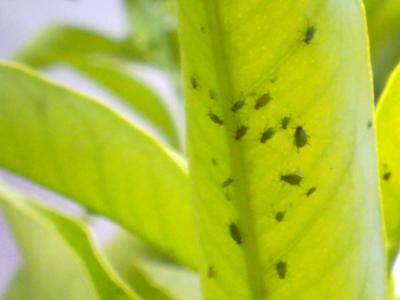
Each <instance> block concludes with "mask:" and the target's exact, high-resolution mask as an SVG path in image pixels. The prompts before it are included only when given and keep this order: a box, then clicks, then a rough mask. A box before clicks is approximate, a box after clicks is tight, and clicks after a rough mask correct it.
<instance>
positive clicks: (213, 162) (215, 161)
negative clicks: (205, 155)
mask: <svg viewBox="0 0 400 300" xmlns="http://www.w3.org/2000/svg"><path fill="white" fill-rule="evenodd" d="M211 164H212V165H213V166H214V167H215V166H216V165H218V162H217V160H216V159H215V158H214V157H212V158H211Z"/></svg>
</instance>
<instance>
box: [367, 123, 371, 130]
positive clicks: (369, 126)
mask: <svg viewBox="0 0 400 300" xmlns="http://www.w3.org/2000/svg"><path fill="white" fill-rule="evenodd" d="M367 128H368V129H369V128H372V121H368V123H367Z"/></svg>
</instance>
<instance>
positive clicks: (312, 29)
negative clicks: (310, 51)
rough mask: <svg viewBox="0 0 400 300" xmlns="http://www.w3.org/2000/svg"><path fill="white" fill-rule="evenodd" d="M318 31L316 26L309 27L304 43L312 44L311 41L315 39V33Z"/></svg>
mask: <svg viewBox="0 0 400 300" xmlns="http://www.w3.org/2000/svg"><path fill="white" fill-rule="evenodd" d="M316 31H317V30H316V29H315V27H314V26H310V27H308V28H307V31H306V34H305V36H304V43H306V44H310V43H311V41H312V40H313V39H314V36H315V32H316Z"/></svg>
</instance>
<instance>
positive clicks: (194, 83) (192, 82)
mask: <svg viewBox="0 0 400 300" xmlns="http://www.w3.org/2000/svg"><path fill="white" fill-rule="evenodd" d="M190 85H191V86H192V89H194V90H197V89H198V88H199V83H198V82H197V79H196V78H195V77H194V76H192V77H190Z"/></svg>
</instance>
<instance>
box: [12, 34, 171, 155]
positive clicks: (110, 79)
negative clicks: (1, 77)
mask: <svg viewBox="0 0 400 300" xmlns="http://www.w3.org/2000/svg"><path fill="white" fill-rule="evenodd" d="M126 48H127V46H126V45H125V43H122V42H118V41H116V40H112V39H109V38H106V37H104V36H101V35H99V34H95V33H93V32H90V31H85V30H83V29H78V28H74V27H66V26H62V27H54V28H51V29H49V30H47V31H44V32H42V33H41V34H39V35H38V36H37V37H36V38H34V39H33V40H32V41H30V43H28V44H27V45H26V47H25V48H23V49H21V51H20V52H19V53H18V54H17V55H16V59H17V60H18V61H20V62H22V63H24V64H29V65H31V66H34V67H37V68H39V67H45V66H49V65H52V64H68V65H70V66H72V67H74V68H75V69H77V70H78V71H80V72H82V73H83V74H85V75H86V76H88V77H89V78H92V79H94V80H96V81H97V82H98V83H100V84H101V85H103V86H104V87H105V88H107V89H109V90H110V91H111V92H112V93H114V94H115V95H117V96H118V97H119V98H120V99H121V100H122V101H123V102H125V103H126V104H128V106H130V107H132V108H133V109H135V110H136V111H137V112H139V113H141V114H142V115H143V116H144V117H145V118H147V119H148V120H149V121H150V122H152V123H153V124H154V125H155V126H156V127H157V128H159V129H160V130H161V132H162V133H165V134H166V136H167V137H168V138H169V140H170V141H171V143H172V144H173V145H174V146H176V147H178V137H177V133H176V130H175V128H174V127H175V126H174V124H173V121H172V119H171V115H170V114H169V113H168V111H167V109H166V108H165V105H164V103H162V100H161V99H160V97H159V96H157V95H155V93H154V92H152V91H151V90H150V89H149V88H148V87H146V86H145V85H143V84H141V83H140V82H138V81H137V80H136V79H135V78H133V76H132V75H131V74H129V73H128V71H127V70H126V69H125V68H124V65H123V64H122V63H117V61H116V59H115V58H116V57H119V56H123V54H124V53H125V52H127V51H128V50H127V49H126ZM132 56H133V57H132V58H135V59H139V60H140V59H143V57H142V54H138V53H136V54H132Z"/></svg>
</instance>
